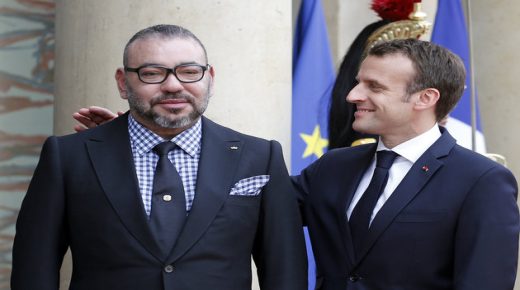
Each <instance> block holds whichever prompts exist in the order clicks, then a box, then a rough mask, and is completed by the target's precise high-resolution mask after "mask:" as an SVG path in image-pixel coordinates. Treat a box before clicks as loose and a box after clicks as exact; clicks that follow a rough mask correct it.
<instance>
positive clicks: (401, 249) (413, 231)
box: [295, 130, 519, 290]
mask: <svg viewBox="0 0 520 290" xmlns="http://www.w3.org/2000/svg"><path fill="white" fill-rule="evenodd" d="M376 147H377V144H370V145H362V146H357V147H353V148H344V149H338V150H332V151H330V152H328V153H327V154H325V155H324V156H322V157H321V158H320V159H319V160H317V161H316V162H315V163H313V164H312V165H311V166H309V167H308V168H307V169H305V170H304V171H303V172H302V174H301V176H298V177H296V178H295V181H296V185H297V186H298V188H299V190H300V194H301V196H300V201H301V205H302V210H303V212H304V217H305V219H306V221H305V222H306V223H307V224H308V227H309V232H310V236H311V241H312V246H313V250H314V254H315V258H316V264H317V271H318V274H317V275H318V277H317V287H316V289H321V290H368V289H370V290H376V289H380V290H397V289H399V290H429V289H431V290H444V289H446V290H448V289H457V290H478V289H482V290H511V289H513V285H514V281H515V275H516V265H517V256H518V234H519V215H518V207H517V204H516V196H517V190H518V189H517V183H516V180H515V178H514V177H513V175H512V174H511V173H510V171H509V170H507V169H506V168H504V167H503V166H501V165H499V164H498V163H495V162H493V161H491V160H489V159H487V158H486V157H484V156H481V155H480V154H477V153H474V152H471V151H469V150H467V149H465V148H463V147H461V146H459V145H457V144H456V142H455V140H454V139H453V138H452V137H451V136H450V135H449V134H448V132H447V131H445V130H443V133H442V136H441V137H440V139H438V140H437V141H436V142H435V143H434V144H433V145H432V146H431V147H430V148H429V149H428V150H427V151H426V152H425V153H424V154H423V155H422V156H421V157H420V158H419V159H418V160H417V162H415V164H414V165H413V166H412V168H411V169H410V171H409V172H408V174H407V175H406V176H405V178H404V179H403V180H402V182H401V183H400V184H399V186H398V187H397V188H396V190H395V191H394V192H393V194H392V195H391V197H390V198H389V199H388V201H387V202H386V203H385V204H384V206H383V207H382V209H381V210H380V211H379V213H378V214H377V215H376V217H375V218H374V220H373V222H372V225H371V227H370V231H369V236H368V239H367V240H368V241H367V242H366V244H365V245H364V247H363V248H362V250H360V251H358V252H354V249H353V246H352V238H351V234H350V229H349V225H348V220H347V216H346V212H347V208H348V206H349V204H350V202H351V200H352V197H353V195H354V192H355V191H356V188H357V185H358V184H359V181H360V180H361V177H362V175H363V173H364V172H365V170H366V169H367V167H368V166H369V164H370V162H371V161H372V158H373V157H374V154H375V150H376Z"/></svg>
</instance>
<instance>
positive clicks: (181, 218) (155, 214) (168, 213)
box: [150, 141, 186, 255]
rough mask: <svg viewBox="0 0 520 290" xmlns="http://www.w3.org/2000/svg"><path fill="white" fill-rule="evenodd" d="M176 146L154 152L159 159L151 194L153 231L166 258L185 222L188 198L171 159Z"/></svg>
mask: <svg viewBox="0 0 520 290" xmlns="http://www.w3.org/2000/svg"><path fill="white" fill-rule="evenodd" d="M176 146H177V145H175V143H172V142H169V141H167V142H163V143H160V144H158V145H157V146H155V147H154V148H153V151H154V152H155V153H157V155H159V161H158V162H157V167H156V168H155V174H154V178H153V192H152V211H151V213H150V228H151V230H152V233H153V234H154V236H155V238H156V239H157V241H158V242H159V245H160V246H161V249H162V250H163V253H164V254H165V255H168V254H169V252H170V251H171V249H172V248H173V245H174V244H175V242H176V240H177V237H178V236H179V233H180V232H181V230H182V227H183V226H184V222H185V220H186V197H185V195H184V186H183V185H182V180H181V177H180V175H179V173H178V172H177V170H176V169H175V166H173V164H172V163H171V162H170V160H169V159H168V152H170V151H171V150H173V149H174V148H175V147H176Z"/></svg>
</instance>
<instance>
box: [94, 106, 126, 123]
mask: <svg viewBox="0 0 520 290" xmlns="http://www.w3.org/2000/svg"><path fill="white" fill-rule="evenodd" d="M88 110H89V113H90V115H91V117H93V119H96V120H99V121H101V123H104V122H106V121H110V120H112V119H114V118H116V117H117V116H118V115H116V114H114V113H113V112H112V111H110V110H109V109H107V108H103V107H98V106H91V107H89V108H88ZM118 113H119V112H118ZM96 123H98V122H96ZM98 124H100V123H98Z"/></svg>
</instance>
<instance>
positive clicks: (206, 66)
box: [124, 63, 211, 84]
mask: <svg viewBox="0 0 520 290" xmlns="http://www.w3.org/2000/svg"><path fill="white" fill-rule="evenodd" d="M187 66H196V67H200V68H201V69H202V75H201V77H200V79H198V80H194V81H183V80H180V79H179V77H178V76H177V73H176V72H175V71H176V70H177V68H179V67H187ZM148 67H154V68H161V69H165V70H166V74H165V75H164V79H163V80H162V81H160V82H149V81H143V80H142V79H141V74H140V73H139V70H141V69H143V68H148ZM210 67H211V65H210V64H206V65H200V64H193V63H185V64H179V65H176V66H174V67H173V68H169V67H165V66H161V65H142V66H140V67H136V68H133V67H127V66H125V67H124V70H125V71H128V72H135V73H136V74H137V77H138V78H139V80H140V81H141V82H143V83H145V84H161V83H164V81H166V80H167V79H168V77H169V76H170V74H172V75H174V76H175V78H176V79H177V80H178V81H179V82H181V83H184V84H189V83H196V82H198V81H200V80H202V79H203V78H204V75H205V73H206V71H207V70H209V68H210Z"/></svg>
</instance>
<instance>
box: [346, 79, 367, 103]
mask: <svg viewBox="0 0 520 290" xmlns="http://www.w3.org/2000/svg"><path fill="white" fill-rule="evenodd" d="M360 85H361V84H357V85H356V86H355V87H354V88H352V90H350V92H349V93H348V95H347V97H346V100H347V102H349V103H354V104H355V103H359V102H361V101H362V100H363V99H364V97H363V96H364V94H363V93H362V90H361V87H360Z"/></svg>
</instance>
